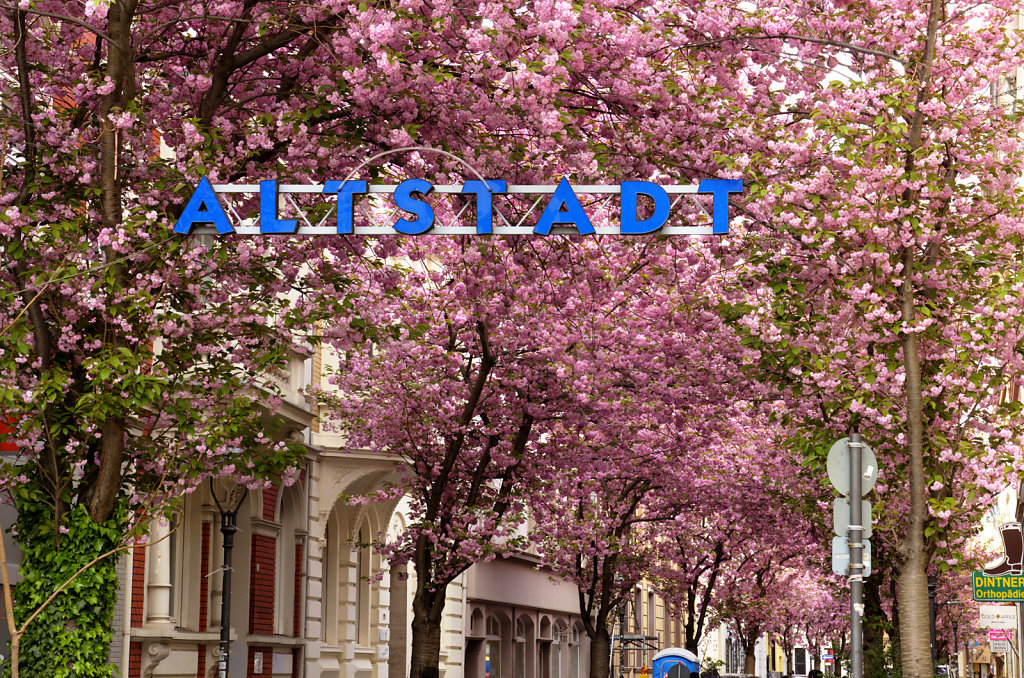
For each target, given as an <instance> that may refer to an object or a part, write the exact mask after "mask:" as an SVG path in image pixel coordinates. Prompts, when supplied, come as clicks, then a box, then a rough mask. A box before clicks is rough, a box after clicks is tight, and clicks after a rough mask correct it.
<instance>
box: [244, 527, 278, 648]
mask: <svg viewBox="0 0 1024 678" xmlns="http://www.w3.org/2000/svg"><path fill="white" fill-rule="evenodd" d="M276 570H277V540H276V539H275V538H274V537H267V536H265V535H262V534H254V535H252V556H251V560H250V563H249V633H259V634H265V635H273V633H274V584H275V579H276Z"/></svg>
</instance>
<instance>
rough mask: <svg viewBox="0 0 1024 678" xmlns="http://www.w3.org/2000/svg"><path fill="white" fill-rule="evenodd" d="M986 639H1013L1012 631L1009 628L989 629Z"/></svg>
mask: <svg viewBox="0 0 1024 678" xmlns="http://www.w3.org/2000/svg"><path fill="white" fill-rule="evenodd" d="M988 639H989V640H990V641H992V640H1013V631H1012V630H1010V629H989V630H988Z"/></svg>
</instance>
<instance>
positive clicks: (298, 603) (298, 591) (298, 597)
mask: <svg viewBox="0 0 1024 678" xmlns="http://www.w3.org/2000/svg"><path fill="white" fill-rule="evenodd" d="M294 590H295V597H294V598H292V600H293V601H294V603H293V605H292V637H293V638H298V637H299V621H300V620H301V615H300V614H299V612H300V610H301V609H302V544H301V543H298V544H296V545H295V589H294Z"/></svg>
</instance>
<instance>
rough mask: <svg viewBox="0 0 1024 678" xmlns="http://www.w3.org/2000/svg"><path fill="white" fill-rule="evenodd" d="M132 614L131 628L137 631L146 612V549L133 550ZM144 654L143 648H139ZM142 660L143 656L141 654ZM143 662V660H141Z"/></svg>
mask: <svg viewBox="0 0 1024 678" xmlns="http://www.w3.org/2000/svg"><path fill="white" fill-rule="evenodd" d="M131 596H132V614H131V622H130V623H131V628H133V629H137V628H140V627H141V626H142V621H143V615H144V614H145V611H146V549H144V548H136V549H132V591H131ZM139 652H140V653H141V652H142V646H141V645H140V646H139ZM139 657H140V658H141V657H142V655H141V654H139ZM140 661H141V659H140Z"/></svg>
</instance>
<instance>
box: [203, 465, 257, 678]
mask: <svg viewBox="0 0 1024 678" xmlns="http://www.w3.org/2000/svg"><path fill="white" fill-rule="evenodd" d="M248 494H249V488H248V487H245V486H243V485H235V486H234V487H232V488H231V490H230V491H229V492H227V496H226V497H225V499H224V503H223V504H221V502H220V499H218V498H217V491H216V489H215V488H214V486H213V478H210V496H212V497H213V503H214V504H216V505H217V511H219V512H220V533H221V535H222V536H223V537H224V565H223V567H222V568H221V570H222V571H223V574H222V575H221V576H222V579H221V582H222V584H221V589H222V591H221V598H220V656H219V658H218V660H217V671H218V675H219V678H228V658H229V656H230V654H231V651H230V643H231V551H232V549H233V548H234V546H235V532H237V531H238V527H236V525H235V521H236V519H237V518H238V510H239V509H240V508H242V503H243V502H245V497H246V496H247V495H248Z"/></svg>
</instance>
